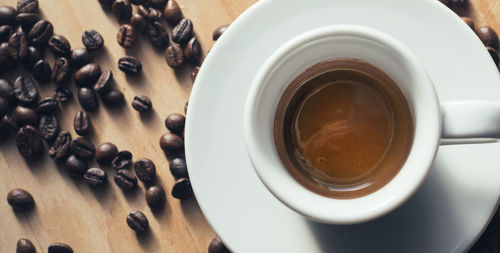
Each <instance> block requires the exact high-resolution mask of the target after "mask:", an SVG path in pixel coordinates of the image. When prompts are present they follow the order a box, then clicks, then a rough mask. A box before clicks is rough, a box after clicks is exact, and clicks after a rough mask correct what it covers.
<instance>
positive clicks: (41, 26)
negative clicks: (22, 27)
mask: <svg viewBox="0 0 500 253" xmlns="http://www.w3.org/2000/svg"><path fill="white" fill-rule="evenodd" d="M53 32H54V27H53V26H52V23H50V22H49V21H47V20H39V21H38V22H36V23H35V24H34V25H33V27H32V28H31V29H30V31H29V33H28V38H29V40H30V42H31V44H32V45H34V46H40V45H45V44H46V43H47V41H48V40H49V38H50V36H52V33H53Z"/></svg>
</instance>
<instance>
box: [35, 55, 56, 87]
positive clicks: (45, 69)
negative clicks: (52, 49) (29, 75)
mask: <svg viewBox="0 0 500 253" xmlns="http://www.w3.org/2000/svg"><path fill="white" fill-rule="evenodd" d="M32 71H33V78H35V80H37V81H38V82H41V83H48V82H49V81H50V80H51V79H52V69H51V68H50V65H49V63H48V62H47V61H45V60H44V59H41V60H39V61H37V62H36V63H35V65H34V66H33V69H32Z"/></svg>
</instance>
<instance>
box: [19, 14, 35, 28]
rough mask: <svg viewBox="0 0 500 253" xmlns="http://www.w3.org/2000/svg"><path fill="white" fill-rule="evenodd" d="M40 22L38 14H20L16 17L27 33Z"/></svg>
mask: <svg viewBox="0 0 500 253" xmlns="http://www.w3.org/2000/svg"><path fill="white" fill-rule="evenodd" d="M39 20H40V16H39V15H38V14H36V13H19V14H17V16H16V21H17V23H18V24H19V25H20V26H22V27H23V29H26V30H27V31H29V30H30V29H31V27H33V25H35V24H36V22H38V21H39Z"/></svg>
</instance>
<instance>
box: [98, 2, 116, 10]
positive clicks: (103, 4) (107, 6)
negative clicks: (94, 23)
mask: <svg viewBox="0 0 500 253" xmlns="http://www.w3.org/2000/svg"><path fill="white" fill-rule="evenodd" d="M98 1H99V3H100V4H101V7H102V8H103V9H105V10H111V6H112V5H113V2H114V1H115V0H98Z"/></svg>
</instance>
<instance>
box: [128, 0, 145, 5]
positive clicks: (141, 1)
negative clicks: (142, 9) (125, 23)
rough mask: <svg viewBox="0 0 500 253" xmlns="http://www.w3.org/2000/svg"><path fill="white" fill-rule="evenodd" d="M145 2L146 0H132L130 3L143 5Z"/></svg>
mask: <svg viewBox="0 0 500 253" xmlns="http://www.w3.org/2000/svg"><path fill="white" fill-rule="evenodd" d="M144 2H145V0H130V3H131V4H133V5H141V4H143V3H144Z"/></svg>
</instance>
